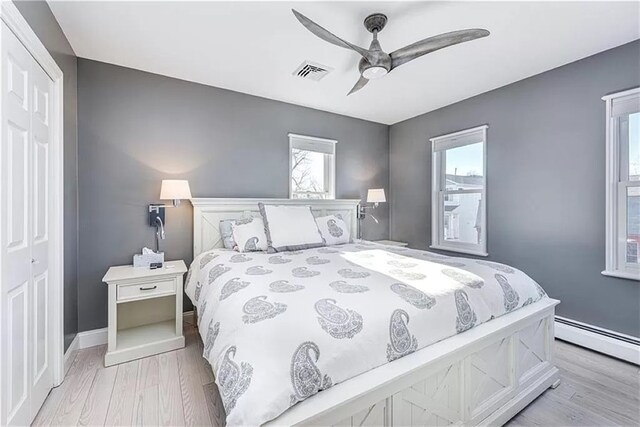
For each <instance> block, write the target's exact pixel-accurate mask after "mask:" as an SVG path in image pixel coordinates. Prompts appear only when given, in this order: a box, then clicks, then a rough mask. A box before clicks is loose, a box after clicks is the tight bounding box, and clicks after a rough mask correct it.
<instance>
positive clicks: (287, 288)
mask: <svg viewBox="0 0 640 427" xmlns="http://www.w3.org/2000/svg"><path fill="white" fill-rule="evenodd" d="M302 289H304V286H302V285H297V284H294V283H289V281H288V280H277V281H275V282H273V283H270V284H269V290H270V291H271V292H296V291H301V290H302Z"/></svg>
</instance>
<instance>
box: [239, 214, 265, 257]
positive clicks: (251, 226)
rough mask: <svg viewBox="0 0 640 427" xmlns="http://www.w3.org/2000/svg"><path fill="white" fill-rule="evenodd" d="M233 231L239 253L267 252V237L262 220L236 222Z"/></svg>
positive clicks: (252, 219)
mask: <svg viewBox="0 0 640 427" xmlns="http://www.w3.org/2000/svg"><path fill="white" fill-rule="evenodd" d="M231 231H232V233H233V240H234V242H235V247H234V249H235V250H237V251H238V252H253V251H266V250H267V236H266V235H265V232H264V222H262V218H258V217H256V218H248V219H242V220H236V221H234V222H233V224H232V225H231Z"/></svg>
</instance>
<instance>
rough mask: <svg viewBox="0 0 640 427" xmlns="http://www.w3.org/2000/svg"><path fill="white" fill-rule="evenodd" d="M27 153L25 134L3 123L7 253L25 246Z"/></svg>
mask: <svg viewBox="0 0 640 427" xmlns="http://www.w3.org/2000/svg"><path fill="white" fill-rule="evenodd" d="M28 149H29V141H28V131H27V130H26V129H25V128H20V127H19V126H18V125H16V124H15V123H12V122H9V123H7V141H6V150H7V160H8V164H7V249H8V250H9V251H10V252H13V251H15V250H19V249H24V248H26V246H27V226H28V217H27V215H26V214H27V201H28V199H27V197H28V195H29V192H28V187H27V186H28V184H29V176H28V173H29V168H28V163H27V162H28V161H29V156H28V154H27V151H28Z"/></svg>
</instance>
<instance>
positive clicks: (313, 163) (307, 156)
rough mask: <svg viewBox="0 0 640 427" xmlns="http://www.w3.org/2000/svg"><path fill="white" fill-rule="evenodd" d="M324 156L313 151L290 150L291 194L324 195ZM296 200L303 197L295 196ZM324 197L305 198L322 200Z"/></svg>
mask: <svg viewBox="0 0 640 427" xmlns="http://www.w3.org/2000/svg"><path fill="white" fill-rule="evenodd" d="M325 156H327V154H323V153H316V152H314V151H307V150H299V149H296V148H294V149H292V150H291V168H292V169H291V185H292V188H293V192H294V193H295V192H311V193H324V192H326V191H327V189H326V188H325V181H326V180H325V176H324V175H325ZM295 196H296V198H304V196H300V195H295ZM323 197H324V196H322V195H321V196H316V197H307V198H323Z"/></svg>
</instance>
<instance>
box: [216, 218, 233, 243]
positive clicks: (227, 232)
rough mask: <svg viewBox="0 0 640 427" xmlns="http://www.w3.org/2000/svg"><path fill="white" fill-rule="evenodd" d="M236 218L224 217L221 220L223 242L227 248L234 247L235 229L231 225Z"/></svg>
mask: <svg viewBox="0 0 640 427" xmlns="http://www.w3.org/2000/svg"><path fill="white" fill-rule="evenodd" d="M234 222H236V220H235V219H223V220H222V221H220V235H221V236H222V244H223V245H224V247H225V248H226V249H233V247H234V246H235V245H236V242H234V241H233V230H232V229H231V227H232V226H233V223H234Z"/></svg>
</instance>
